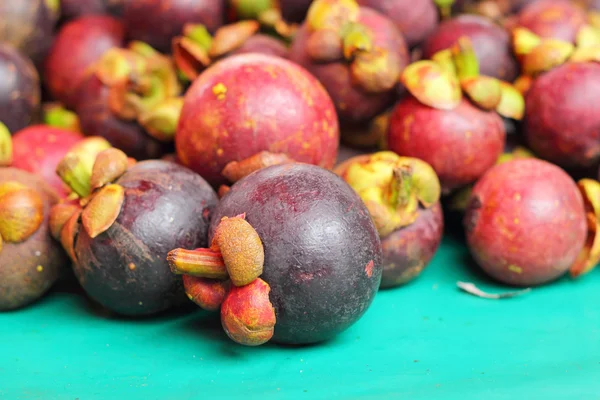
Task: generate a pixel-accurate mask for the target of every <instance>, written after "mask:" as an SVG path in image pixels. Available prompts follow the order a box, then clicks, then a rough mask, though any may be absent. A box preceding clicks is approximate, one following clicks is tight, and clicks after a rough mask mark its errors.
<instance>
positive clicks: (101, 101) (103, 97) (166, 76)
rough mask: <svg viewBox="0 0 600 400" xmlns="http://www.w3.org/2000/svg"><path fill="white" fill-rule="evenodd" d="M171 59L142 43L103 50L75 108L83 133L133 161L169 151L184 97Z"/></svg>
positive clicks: (90, 71)
mask: <svg viewBox="0 0 600 400" xmlns="http://www.w3.org/2000/svg"><path fill="white" fill-rule="evenodd" d="M181 92H182V87H181V84H180V83H179V81H178V79H177V71H176V68H175V65H174V64H173V61H172V59H171V58H170V57H168V56H165V55H163V54H160V53H159V52H157V51H156V50H154V49H153V48H152V47H150V46H148V45H147V44H145V43H142V42H131V43H129V45H128V47H126V48H112V49H110V50H108V51H106V52H105V53H104V54H103V55H102V56H101V57H100V59H99V60H98V61H97V62H96V64H95V65H94V67H93V68H90V69H89V70H88V75H87V77H86V78H85V79H84V80H83V82H82V83H81V85H80V87H79V90H78V96H77V105H76V106H75V111H76V112H77V115H78V117H79V121H80V124H81V129H82V130H83V132H85V134H87V135H94V136H101V137H104V138H105V139H106V140H108V141H109V142H110V143H111V144H112V145H113V146H114V147H116V148H118V149H121V150H123V151H124V152H125V153H126V154H127V155H128V156H130V157H133V158H135V159H137V160H146V159H156V158H159V157H161V156H162V155H163V154H166V153H168V152H169V151H172V149H173V146H172V143H173V137H174V135H175V129H176V127H177V122H178V120H179V114H180V112H181V107H182V106H183V99H182V98H181V97H180V95H181Z"/></svg>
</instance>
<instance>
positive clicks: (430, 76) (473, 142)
mask: <svg viewBox="0 0 600 400" xmlns="http://www.w3.org/2000/svg"><path fill="white" fill-rule="evenodd" d="M401 79H402V82H403V84H404V85H405V87H406V89H407V90H408V92H409V93H410V94H409V95H408V96H406V97H405V98H404V99H402V100H401V101H400V102H399V103H398V104H397V105H396V107H395V109H394V111H393V112H392V115H391V117H390V123H389V129H388V137H387V148H388V149H389V150H391V151H394V152H396V153H397V154H399V155H401V156H406V157H415V158H419V159H421V160H423V161H425V162H427V163H428V164H429V165H431V166H432V167H433V169H434V170H435V171H436V173H437V175H438V177H439V179H440V181H441V183H442V189H443V192H444V193H445V194H447V193H450V192H451V191H453V190H455V189H458V188H460V187H463V186H466V185H467V184H469V183H472V182H474V181H476V180H477V179H478V178H479V177H480V176H481V175H483V174H484V173H485V171H487V170H488V169H489V168H491V167H492V166H493V165H494V164H495V163H496V160H497V159H498V157H499V156H500V155H501V154H502V151H503V150H504V144H505V141H506V132H505V128H504V123H503V121H502V118H501V116H504V117H507V118H512V119H517V120H519V119H521V118H522V116H523V108H524V100H523V97H522V96H521V94H520V93H519V92H518V91H517V90H516V89H515V88H514V87H513V86H512V85H510V84H508V83H506V82H503V81H500V80H498V79H496V78H492V77H489V76H485V75H479V68H478V63H477V58H476V55H475V52H474V48H473V47H472V46H471V44H470V41H469V40H468V39H467V38H466V37H465V38H461V39H460V40H459V43H458V44H457V45H456V46H454V47H453V48H452V49H450V50H448V49H447V50H443V51H442V52H440V53H436V54H435V55H434V61H428V60H423V61H417V62H416V63H413V64H411V65H410V66H409V67H408V68H406V69H405V70H404V72H403V74H402V78H401ZM463 92H464V96H463Z"/></svg>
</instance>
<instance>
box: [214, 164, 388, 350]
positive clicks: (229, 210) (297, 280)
mask: <svg viewBox="0 0 600 400" xmlns="http://www.w3.org/2000/svg"><path fill="white" fill-rule="evenodd" d="M243 212H245V213H246V220H247V221H248V222H249V223H250V224H251V225H252V226H253V227H254V229H256V231H257V232H258V235H259V236H260V238H261V240H262V242H263V246H264V249H265V265H264V272H263V275H262V276H261V279H263V280H264V281H266V282H267V283H268V284H269V285H270V287H271V293H270V300H271V303H272V304H273V307H275V313H276V316H277V323H276V324H275V334H274V336H273V341H275V342H278V343H288V344H305V343H315V342H321V341H324V340H327V339H331V338H332V337H334V336H335V335H337V334H338V333H340V332H342V331H343V330H345V329H347V328H348V327H349V326H350V325H352V324H353V323H354V322H356V321H357V320H358V319H359V318H360V317H361V316H362V314H363V313H364V312H365V311H366V310H367V308H368V307H369V305H370V304H371V302H372V301H373V298H374V296H375V294H376V293H377V289H378V288H379V283H380V280H381V271H382V267H381V243H380V241H379V235H378V234H377V230H376V229H375V226H374V225H373V222H372V221H371V218H370V216H369V213H368V211H367V209H366V207H365V206H364V203H363V202H362V200H361V199H360V198H359V197H358V195H357V194H356V193H355V192H354V191H353V190H352V188H351V187H350V186H348V185H347V184H346V183H345V182H344V181H343V180H342V179H341V178H339V177H337V176H336V175H334V174H333V173H332V172H330V171H327V170H324V169H322V168H319V167H316V166H313V165H308V164H288V165H279V166H273V167H268V168H265V169H262V170H259V171H257V172H255V173H253V174H251V175H249V176H247V177H246V178H244V179H242V180H241V181H239V182H237V183H236V184H235V185H233V186H232V187H231V191H230V192H229V193H228V194H227V195H226V196H225V197H224V198H223V199H222V200H221V202H220V203H219V206H218V207H217V208H216V210H215V213H214V217H213V220H212V223H211V227H210V236H209V238H210V239H212V235H213V234H214V231H215V228H216V226H217V224H218V222H219V221H220V220H221V218H222V217H224V216H230V217H231V216H235V215H238V214H240V213H243Z"/></svg>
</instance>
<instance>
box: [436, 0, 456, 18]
mask: <svg viewBox="0 0 600 400" xmlns="http://www.w3.org/2000/svg"><path fill="white" fill-rule="evenodd" d="M455 1H456V0H433V2H434V3H435V5H436V6H437V8H438V9H439V10H440V15H441V16H442V18H443V19H448V18H450V17H451V15H452V6H453V5H454V2H455Z"/></svg>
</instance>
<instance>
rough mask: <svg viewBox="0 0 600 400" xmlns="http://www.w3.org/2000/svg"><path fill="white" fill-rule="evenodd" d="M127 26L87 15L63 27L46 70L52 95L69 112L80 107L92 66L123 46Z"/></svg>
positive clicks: (45, 81) (47, 61) (111, 18)
mask: <svg viewBox="0 0 600 400" xmlns="http://www.w3.org/2000/svg"><path fill="white" fill-rule="evenodd" d="M124 37H125V31H124V28H123V24H122V23H121V22H120V21H119V20H118V19H115V18H113V17H110V16H106V15H87V16H83V17H81V18H77V19H74V20H72V21H70V22H68V23H66V24H65V25H63V26H62V27H61V29H60V30H59V31H58V33H57V36H56V40H55V41H54V44H53V45H52V49H51V50H50V53H49V54H48V57H47V58H46V61H45V66H44V83H45V84H46V86H47V88H48V90H49V92H50V95H51V96H52V97H53V98H54V99H55V100H58V101H60V102H62V103H63V104H65V105H66V106H67V107H69V108H74V107H75V106H76V105H77V90H78V88H79V85H80V84H81V83H82V81H83V80H84V78H85V77H86V75H87V74H88V69H89V68H90V66H91V65H92V64H94V63H95V62H96V61H98V60H99V59H100V57H101V56H102V55H103V54H104V53H105V52H106V51H107V50H108V49H111V48H113V47H120V46H122V45H123V41H124Z"/></svg>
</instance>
